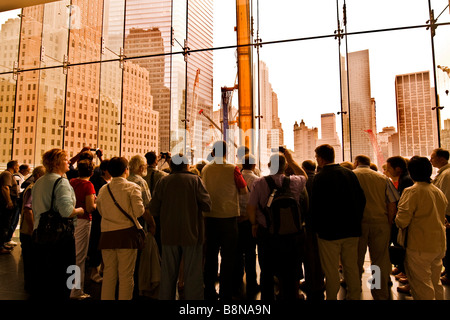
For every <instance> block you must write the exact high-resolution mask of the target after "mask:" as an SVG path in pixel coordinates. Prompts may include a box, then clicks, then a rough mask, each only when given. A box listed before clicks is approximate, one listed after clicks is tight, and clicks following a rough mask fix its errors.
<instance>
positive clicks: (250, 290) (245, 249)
mask: <svg viewBox="0 0 450 320" xmlns="http://www.w3.org/2000/svg"><path fill="white" fill-rule="evenodd" d="M255 167H256V158H255V157H254V156H253V155H251V154H246V155H245V156H244V159H243V163H242V171H241V172H242V176H243V177H244V180H245V182H246V183H247V188H248V192H249V193H247V194H243V195H240V196H239V210H240V216H239V218H238V242H237V250H236V263H235V265H234V266H235V268H234V273H235V274H234V282H233V285H234V289H233V291H234V292H235V293H234V294H233V295H234V296H237V295H238V292H239V291H240V289H241V287H242V283H243V276H244V271H245V285H246V287H245V293H246V297H247V299H251V298H252V297H254V295H255V294H256V293H257V292H258V291H259V285H258V282H257V275H256V240H255V238H254V237H253V235H252V225H251V223H250V221H249V220H248V215H247V203H248V199H249V197H250V193H251V191H252V188H253V182H254V181H255V180H256V179H258V176H257V175H256V174H255V172H254V169H255Z"/></svg>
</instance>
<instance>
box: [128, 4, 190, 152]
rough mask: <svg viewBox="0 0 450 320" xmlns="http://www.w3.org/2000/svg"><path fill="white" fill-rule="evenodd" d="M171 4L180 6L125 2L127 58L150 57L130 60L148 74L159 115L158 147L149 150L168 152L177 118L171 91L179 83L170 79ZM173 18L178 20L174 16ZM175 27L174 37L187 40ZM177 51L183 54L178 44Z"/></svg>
mask: <svg viewBox="0 0 450 320" xmlns="http://www.w3.org/2000/svg"><path fill="white" fill-rule="evenodd" d="M172 5H173V7H174V8H177V7H179V6H178V5H177V4H176V1H174V3H173V4H172V1H169V0H160V1H156V0H151V1H143V0H129V1H127V2H126V20H125V55H126V56H127V57H135V56H147V58H141V59H136V60H130V63H133V64H137V65H139V66H140V67H142V68H144V69H145V70H147V71H148V77H149V84H150V94H151V96H152V99H153V104H152V108H153V109H154V110H155V111H157V112H159V120H158V121H159V128H158V131H159V141H158V143H157V144H155V143H152V144H153V146H149V150H147V151H151V150H153V151H158V148H159V149H160V150H161V151H164V152H166V151H169V136H170V119H171V113H172V116H174V115H173V112H174V111H173V110H171V96H170V92H171V88H173V87H176V84H175V85H173V83H174V79H173V78H172V79H171V61H172V57H171V56H170V55H168V54H169V53H170V52H172ZM183 16H184V13H183ZM173 19H174V20H176V19H175V17H174V18H173ZM173 28H174V30H175V31H174V37H178V38H177V40H179V41H181V42H182V41H183V39H184V38H185V37H184V36H181V37H180V36H179V35H180V33H179V32H180V30H179V28H178V27H177V26H176V25H175V21H174V27H173ZM182 30H185V27H183V29H182ZM175 50H178V51H182V49H180V47H179V46H178V45H177V48H176V49H175ZM155 55H156V56H155ZM152 56H154V57H152ZM171 81H172V83H171ZM175 83H176V81H175ZM171 85H172V86H171ZM172 104H173V105H176V103H175V101H173V100H172ZM176 110H178V108H177V109H176Z"/></svg>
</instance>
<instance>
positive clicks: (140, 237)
mask: <svg viewBox="0 0 450 320" xmlns="http://www.w3.org/2000/svg"><path fill="white" fill-rule="evenodd" d="M107 188H108V191H109V194H110V195H111V198H112V200H113V202H114V204H115V205H116V206H117V208H119V210H120V211H121V212H122V213H123V214H124V215H125V216H126V217H127V218H128V219H130V221H131V222H132V223H133V225H134V226H133V227H132V228H131V230H132V234H133V235H132V237H133V239H132V240H133V244H134V245H133V247H134V248H135V249H138V250H142V249H144V247H145V238H146V234H145V231H144V230H143V229H142V228H139V227H138V226H137V225H136V222H135V220H134V219H133V218H132V217H131V216H130V215H129V214H128V213H127V212H126V211H125V210H123V209H122V207H121V206H120V205H119V203H118V202H117V201H116V199H115V198H114V196H113V194H112V192H111V188H110V187H109V184H108V185H107Z"/></svg>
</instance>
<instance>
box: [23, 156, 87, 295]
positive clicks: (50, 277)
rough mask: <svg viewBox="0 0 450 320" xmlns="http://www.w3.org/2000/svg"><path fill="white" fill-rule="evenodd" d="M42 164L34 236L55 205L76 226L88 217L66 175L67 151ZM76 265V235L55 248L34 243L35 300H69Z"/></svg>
mask: <svg viewBox="0 0 450 320" xmlns="http://www.w3.org/2000/svg"><path fill="white" fill-rule="evenodd" d="M42 164H43V165H44V167H45V169H46V174H45V175H44V176H43V177H41V178H40V179H39V180H38V181H36V183H35V184H34V186H33V189H32V199H33V202H32V211H33V215H34V226H33V233H34V234H35V233H36V229H37V227H38V226H39V221H40V217H41V214H42V213H44V212H46V211H48V210H49V209H50V206H51V204H52V203H53V209H54V210H55V211H57V212H59V214H60V215H61V217H62V218H66V219H67V218H69V219H73V224H74V225H76V223H77V219H76V217H77V216H79V215H82V214H84V209H83V208H76V207H75V204H76V198H75V192H74V191H73V188H72V186H71V185H70V183H69V181H68V180H67V179H66V178H65V173H66V172H67V171H69V156H68V154H67V152H66V151H65V150H62V149H51V150H49V151H47V152H45V153H44V155H43V156H42ZM54 185H55V188H54ZM53 189H54V196H53V199H52V191H53ZM52 200H53V201H52ZM73 265H75V239H74V237H73V234H72V237H68V238H64V239H62V240H59V241H57V242H56V243H55V244H51V245H49V244H41V243H38V242H36V241H34V242H33V271H34V273H33V282H32V292H31V294H32V297H36V298H38V299H46V300H48V299H52V298H53V299H69V297H70V291H71V289H72V287H73V282H71V281H69V280H70V279H75V280H76V272H75V277H72V278H71V276H73V275H74V271H75V270H73V269H71V268H70V267H71V266H73ZM75 284H77V282H75Z"/></svg>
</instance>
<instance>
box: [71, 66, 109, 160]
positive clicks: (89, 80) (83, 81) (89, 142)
mask: <svg viewBox="0 0 450 320" xmlns="http://www.w3.org/2000/svg"><path fill="white" fill-rule="evenodd" d="M99 92H100V64H89V65H84V66H72V67H70V68H69V71H68V74H67V97H66V117H65V122H66V130H65V138H64V149H66V150H68V151H69V153H70V154H73V155H75V154H77V153H78V152H79V151H80V150H81V149H82V148H83V147H84V146H90V147H91V148H96V147H97V126H98V104H99V102H98V101H99V100H98V97H99Z"/></svg>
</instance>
